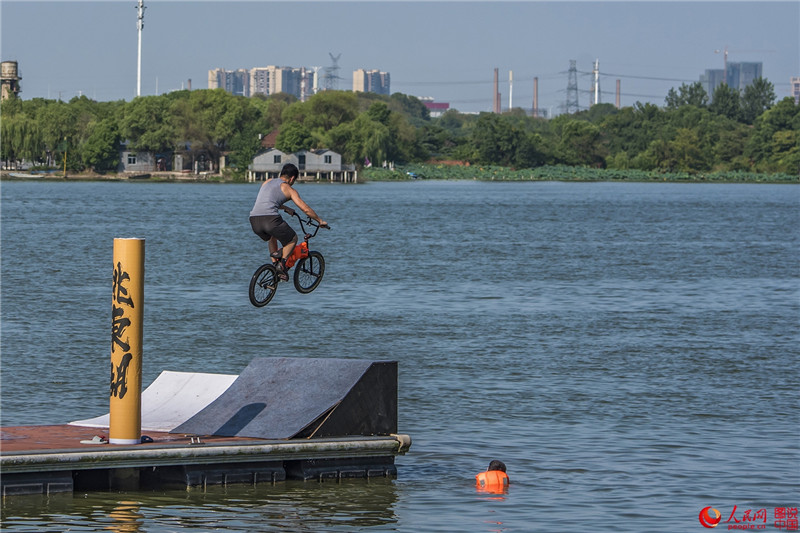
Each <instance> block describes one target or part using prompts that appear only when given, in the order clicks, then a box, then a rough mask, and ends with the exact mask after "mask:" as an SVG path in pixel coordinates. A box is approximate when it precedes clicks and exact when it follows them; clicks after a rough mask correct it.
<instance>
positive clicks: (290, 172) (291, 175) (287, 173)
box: [281, 163, 300, 184]
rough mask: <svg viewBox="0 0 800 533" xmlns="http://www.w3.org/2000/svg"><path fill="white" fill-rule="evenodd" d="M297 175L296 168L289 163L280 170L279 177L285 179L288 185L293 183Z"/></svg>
mask: <svg viewBox="0 0 800 533" xmlns="http://www.w3.org/2000/svg"><path fill="white" fill-rule="evenodd" d="M299 175H300V171H299V170H297V167H296V166H294V165H293V164H291V163H286V164H285V165H283V168H282V169H281V177H282V178H286V181H288V182H289V183H290V184H291V183H294V182H295V180H296V179H297V176H299Z"/></svg>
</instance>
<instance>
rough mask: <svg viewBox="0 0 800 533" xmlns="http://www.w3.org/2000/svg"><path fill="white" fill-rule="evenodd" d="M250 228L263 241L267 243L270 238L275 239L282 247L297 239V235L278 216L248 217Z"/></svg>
mask: <svg viewBox="0 0 800 533" xmlns="http://www.w3.org/2000/svg"><path fill="white" fill-rule="evenodd" d="M250 227H251V228H253V233H255V234H256V235H258V236H259V237H261V238H262V239H263V240H265V241H268V240H270V238H271V237H275V238H277V239H278V240H279V241H281V244H282V245H284V246H286V245H287V244H289V243H290V242H291V241H292V239H294V238H295V237H297V233H295V231H294V230H293V229H292V227H291V226H290V225H289V224H287V223H286V221H285V220H283V218H282V217H281V216H280V215H259V216H255V217H250Z"/></svg>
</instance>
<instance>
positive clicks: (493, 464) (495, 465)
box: [489, 459, 506, 472]
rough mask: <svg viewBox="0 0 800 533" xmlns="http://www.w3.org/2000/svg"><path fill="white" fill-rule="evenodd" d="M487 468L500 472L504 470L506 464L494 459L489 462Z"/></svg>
mask: <svg viewBox="0 0 800 533" xmlns="http://www.w3.org/2000/svg"><path fill="white" fill-rule="evenodd" d="M489 470H500V471H502V472H505V471H506V465H505V463H503V461H498V460H496V459H495V460H494V461H492V462H491V463H489Z"/></svg>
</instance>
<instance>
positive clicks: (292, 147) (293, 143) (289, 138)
mask: <svg viewBox="0 0 800 533" xmlns="http://www.w3.org/2000/svg"><path fill="white" fill-rule="evenodd" d="M313 143H314V138H313V137H312V136H311V132H310V131H308V128H306V127H305V126H304V125H302V124H300V123H299V122H284V124H283V126H282V127H281V131H280V133H279V134H278V138H277V139H276V140H275V148H277V149H278V150H281V151H283V152H286V153H292V152H297V151H299V150H308V149H309V148H312V145H313Z"/></svg>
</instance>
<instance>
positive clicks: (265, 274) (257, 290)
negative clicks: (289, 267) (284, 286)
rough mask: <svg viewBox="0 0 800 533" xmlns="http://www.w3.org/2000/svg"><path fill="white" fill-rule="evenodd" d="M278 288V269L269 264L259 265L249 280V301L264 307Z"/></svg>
mask: <svg viewBox="0 0 800 533" xmlns="http://www.w3.org/2000/svg"><path fill="white" fill-rule="evenodd" d="M277 289H278V271H277V270H276V269H275V267H274V266H272V265H270V264H266V265H261V266H260V267H258V270H256V272H255V274H253V277H252V279H251V280H250V303H251V304H253V305H254V306H256V307H264V306H265V305H267V304H268V303H269V301H270V300H272V297H273V296H275V291H276V290H277Z"/></svg>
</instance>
